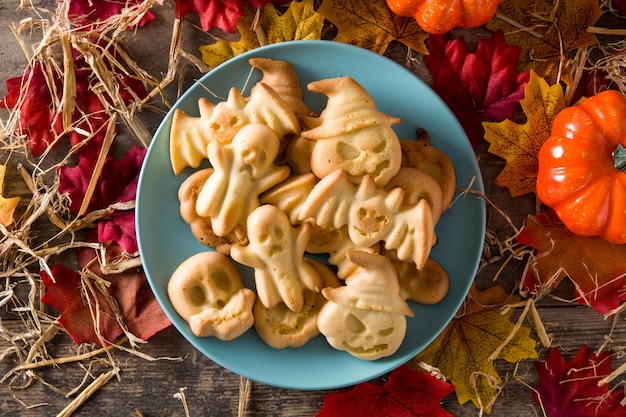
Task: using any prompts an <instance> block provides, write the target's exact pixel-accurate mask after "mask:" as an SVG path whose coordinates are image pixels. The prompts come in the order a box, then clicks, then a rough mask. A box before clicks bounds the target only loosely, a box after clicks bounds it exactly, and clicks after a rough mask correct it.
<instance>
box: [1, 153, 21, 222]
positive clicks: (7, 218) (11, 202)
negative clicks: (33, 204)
mask: <svg viewBox="0 0 626 417" xmlns="http://www.w3.org/2000/svg"><path fill="white" fill-rule="evenodd" d="M6 170H7V167H6V165H0V224H2V225H3V226H8V225H10V224H11V223H13V213H14V212H15V209H16V208H17V205H18V204H19V202H20V198H19V197H11V198H6V197H4V196H3V195H2V190H3V188H4V175H5V173H6Z"/></svg>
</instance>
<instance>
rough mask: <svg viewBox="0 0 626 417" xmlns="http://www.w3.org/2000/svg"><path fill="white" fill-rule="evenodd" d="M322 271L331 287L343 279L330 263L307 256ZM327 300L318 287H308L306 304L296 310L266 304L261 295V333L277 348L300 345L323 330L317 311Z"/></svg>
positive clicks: (257, 313) (257, 307) (257, 321)
mask: <svg viewBox="0 0 626 417" xmlns="http://www.w3.org/2000/svg"><path fill="white" fill-rule="evenodd" d="M306 262H309V263H310V264H311V265H313V266H314V267H315V268H316V269H317V271H318V272H319V274H320V277H321V278H322V280H323V281H324V285H325V286H327V287H338V286H339V285H340V283H339V280H338V279H337V277H336V276H335V274H334V273H333V271H332V270H331V269H330V268H328V267H327V266H326V265H324V264H322V263H320V262H318V261H315V260H313V259H307V260H306ZM325 303H326V299H325V298H324V296H323V295H322V294H321V293H319V292H315V291H310V290H305V291H304V307H303V308H302V310H300V311H299V312H297V313H295V312H293V311H292V310H291V309H289V308H288V307H287V306H286V305H285V303H278V304H277V305H276V306H275V307H273V308H270V309H268V308H266V307H265V306H264V305H263V303H261V302H260V301H259V300H258V299H257V301H256V302H255V304H254V310H253V311H254V328H255V329H256V331H257V333H258V334H259V337H260V338H261V339H262V340H263V341H264V342H265V343H267V344H268V345H269V346H271V347H273V348H274V349H284V348H286V347H290V348H298V347H300V346H302V345H304V344H305V343H306V342H308V341H309V340H311V339H312V338H314V337H316V336H317V335H319V334H320V332H319V329H318V328H317V314H318V313H319V311H320V309H321V308H322V306H323V305H324V304H325Z"/></svg>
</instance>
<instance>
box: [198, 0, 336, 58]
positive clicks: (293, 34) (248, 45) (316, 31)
mask: <svg viewBox="0 0 626 417" xmlns="http://www.w3.org/2000/svg"><path fill="white" fill-rule="evenodd" d="M255 15H256V9H255V8H253V7H252V6H248V7H247V8H246V12H245V14H244V16H242V17H241V18H240V19H239V21H238V22H237V31H238V32H239V40H237V41H228V40H225V39H220V40H218V41H217V42H215V43H214V44H211V45H202V46H200V48H199V49H200V52H201V54H202V61H203V62H204V63H205V64H207V65H208V66H209V67H212V68H213V67H216V66H218V65H219V64H221V63H223V62H226V61H228V60H229V59H231V58H233V57H235V56H237V55H239V54H241V53H243V52H246V51H249V50H252V49H255V48H258V47H259V46H261V44H262V43H263V44H272V43H279V42H285V41H298V40H317V39H320V38H321V36H322V27H323V25H324V18H323V17H322V16H321V15H320V14H319V13H317V12H316V11H315V9H314V8H313V0H303V1H293V2H291V4H290V5H289V7H288V8H287V10H286V11H285V12H284V13H282V14H279V13H278V12H277V11H276V8H275V7H274V5H273V4H272V3H268V4H267V5H266V6H265V7H264V8H263V9H262V10H261V11H260V14H259V20H258V21H257V22H256V28H257V31H258V33H257V32H255V30H254V29H253V25H254V24H255V23H254V19H255ZM259 35H260V36H261V37H262V38H264V39H262V40H261V41H260V40H259Z"/></svg>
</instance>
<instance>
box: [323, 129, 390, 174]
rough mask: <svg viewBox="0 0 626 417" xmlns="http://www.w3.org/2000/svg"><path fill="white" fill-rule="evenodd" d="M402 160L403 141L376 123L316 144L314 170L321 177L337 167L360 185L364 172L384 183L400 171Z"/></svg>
mask: <svg viewBox="0 0 626 417" xmlns="http://www.w3.org/2000/svg"><path fill="white" fill-rule="evenodd" d="M401 160H402V153H401V149H400V144H399V142H398V140H397V138H396V136H395V133H394V132H393V130H391V128H390V127H389V126H384V125H373V126H368V127H365V128H362V129H359V130H356V131H351V132H348V133H345V134H343V135H339V136H336V137H333V138H327V139H321V140H318V141H317V142H316V143H315V146H314V148H313V152H312V155H311V169H312V171H313V173H314V174H315V175H316V176H317V177H318V178H323V177H324V176H326V175H328V174H330V173H331V172H333V171H334V170H336V169H338V168H342V169H343V170H345V171H346V174H347V175H348V179H349V180H350V182H352V183H353V184H358V183H359V181H360V180H361V178H363V177H364V176H365V175H370V176H371V177H372V178H374V182H375V183H376V185H378V186H384V185H386V184H387V182H388V181H389V180H390V179H391V178H392V177H393V176H394V175H396V173H397V172H398V170H399V169H400V164H401Z"/></svg>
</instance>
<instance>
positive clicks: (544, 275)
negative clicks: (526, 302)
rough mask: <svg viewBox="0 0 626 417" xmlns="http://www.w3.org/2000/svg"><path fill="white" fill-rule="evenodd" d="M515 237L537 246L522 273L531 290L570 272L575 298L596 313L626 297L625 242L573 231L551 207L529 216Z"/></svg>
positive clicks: (547, 286) (548, 285)
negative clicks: (620, 243)
mask: <svg viewBox="0 0 626 417" xmlns="http://www.w3.org/2000/svg"><path fill="white" fill-rule="evenodd" d="M516 240H517V241H518V242H519V243H521V244H524V245H529V246H531V247H533V248H535V249H536V250H537V255H536V256H535V264H534V265H533V268H529V271H528V273H527V275H526V276H525V277H524V286H525V288H526V289H527V290H528V291H529V292H530V293H531V294H536V293H539V292H541V291H542V290H544V289H548V290H551V289H554V288H556V287H557V286H558V284H559V283H560V282H561V280H562V279H563V278H564V277H566V276H569V277H570V279H571V280H572V281H573V282H574V284H575V287H576V291H577V294H578V297H577V300H578V302H579V303H580V304H587V305H590V306H591V307H593V308H594V309H595V310H596V311H597V312H599V313H603V314H605V313H608V312H610V311H611V310H613V309H615V308H617V307H618V306H619V305H620V303H621V302H622V301H624V300H626V279H625V278H624V273H625V272H626V262H625V261H624V259H626V245H613V244H611V243H608V242H607V241H605V240H604V239H602V238H600V237H582V236H578V235H575V234H573V233H572V232H570V231H569V230H567V228H566V227H565V226H564V225H563V223H561V222H560V221H559V220H558V218H557V217H556V214H555V213H554V212H553V211H552V210H548V211H546V212H542V213H539V214H537V215H535V216H530V217H528V219H526V223H525V225H524V227H523V228H522V230H521V231H520V233H518V235H517V237H516Z"/></svg>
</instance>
